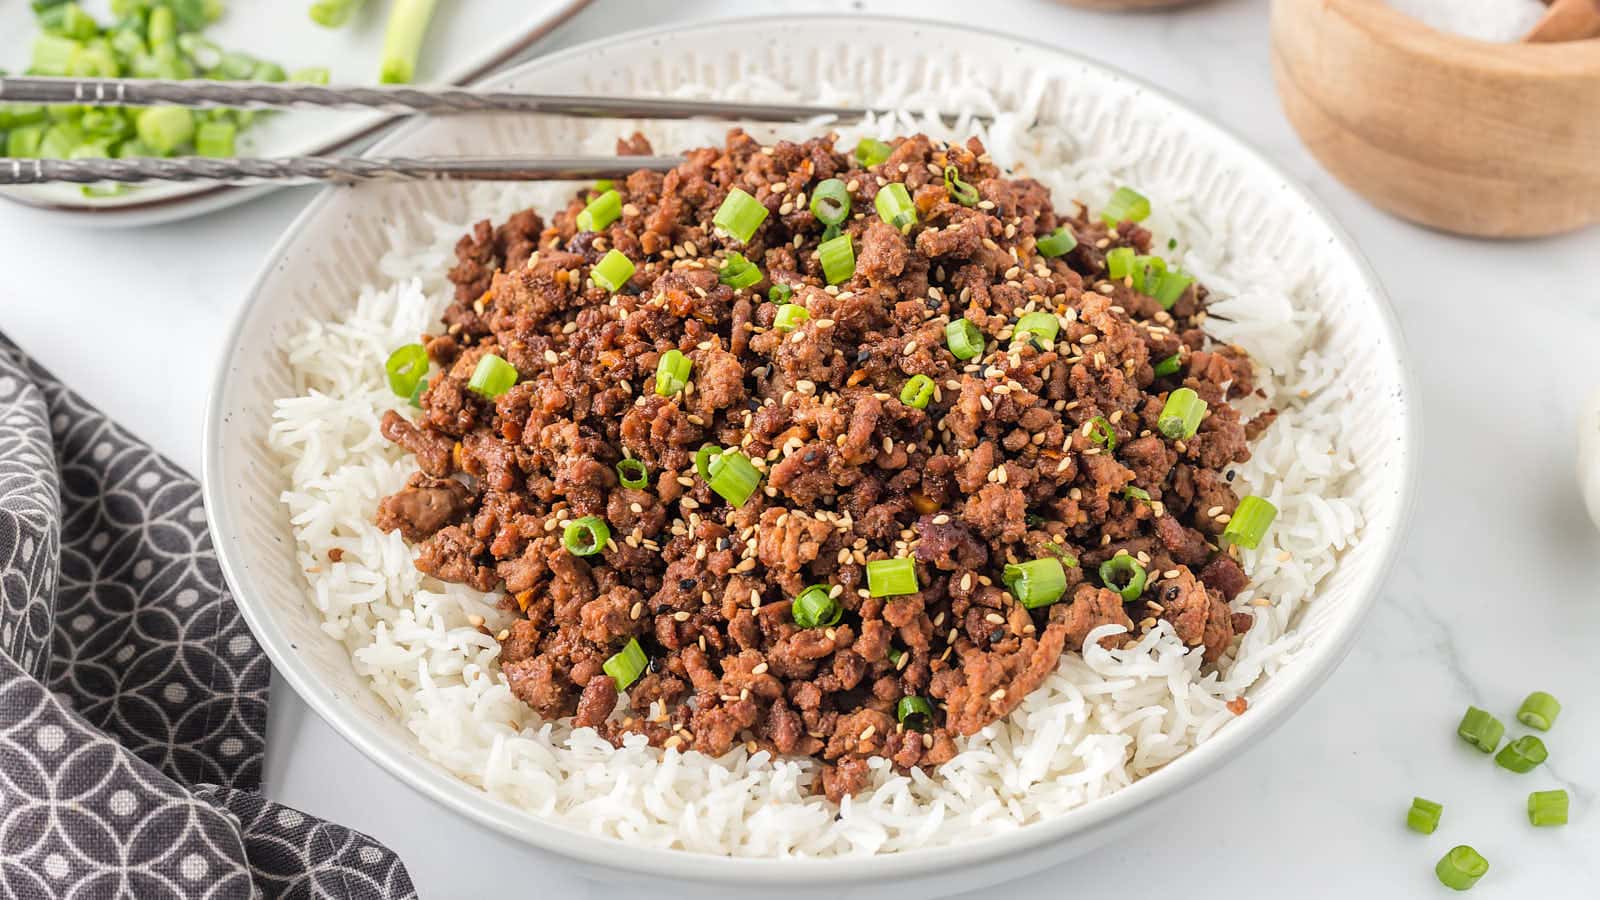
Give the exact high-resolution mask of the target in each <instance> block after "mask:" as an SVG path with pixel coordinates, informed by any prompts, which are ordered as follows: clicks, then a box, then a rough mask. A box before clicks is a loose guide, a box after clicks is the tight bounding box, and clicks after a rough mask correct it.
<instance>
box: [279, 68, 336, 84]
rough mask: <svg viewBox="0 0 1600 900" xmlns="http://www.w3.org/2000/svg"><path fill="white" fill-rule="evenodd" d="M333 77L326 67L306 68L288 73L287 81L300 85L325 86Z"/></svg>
mask: <svg viewBox="0 0 1600 900" xmlns="http://www.w3.org/2000/svg"><path fill="white" fill-rule="evenodd" d="M332 77H333V73H332V72H330V71H328V68H327V67H326V66H307V67H306V68H304V69H295V70H294V71H293V72H290V73H289V80H290V81H295V82H299V83H301V84H327V83H328V82H329V80H331V79H332Z"/></svg>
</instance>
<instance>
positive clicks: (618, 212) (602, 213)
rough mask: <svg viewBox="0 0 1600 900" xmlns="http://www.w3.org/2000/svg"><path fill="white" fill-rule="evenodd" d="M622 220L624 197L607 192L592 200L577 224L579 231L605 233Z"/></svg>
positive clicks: (579, 215) (580, 214)
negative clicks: (614, 223)
mask: <svg viewBox="0 0 1600 900" xmlns="http://www.w3.org/2000/svg"><path fill="white" fill-rule="evenodd" d="M620 218H622V195H621V194H619V193H617V192H616V191H606V192H605V193H603V194H601V195H600V196H598V197H596V198H594V199H593V200H590V201H589V204H588V205H587V206H585V207H584V208H583V211H582V212H580V213H578V218H577V222H576V224H577V226H578V230H579V231H604V230H606V228H608V227H609V226H610V225H611V223H612V222H615V221H616V220H618V219H620Z"/></svg>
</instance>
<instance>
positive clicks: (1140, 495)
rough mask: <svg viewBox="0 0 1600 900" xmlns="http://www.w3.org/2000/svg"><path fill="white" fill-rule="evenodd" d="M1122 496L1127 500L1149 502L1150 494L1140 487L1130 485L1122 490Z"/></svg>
mask: <svg viewBox="0 0 1600 900" xmlns="http://www.w3.org/2000/svg"><path fill="white" fill-rule="evenodd" d="M1122 496H1124V497H1126V498H1128V499H1129V500H1149V499H1150V492H1149V491H1147V490H1145V489H1144V488H1142V487H1136V486H1134V485H1131V484H1130V485H1128V486H1127V487H1125V488H1123V489H1122Z"/></svg>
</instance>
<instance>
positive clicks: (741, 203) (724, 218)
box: [711, 188, 767, 244]
mask: <svg viewBox="0 0 1600 900" xmlns="http://www.w3.org/2000/svg"><path fill="white" fill-rule="evenodd" d="M766 220H767V208H766V207H765V206H762V205H761V201H759V200H757V199H756V198H754V197H752V196H750V195H749V194H747V193H745V192H744V191H742V190H740V189H739V188H734V189H733V190H731V191H729V192H728V196H727V197H726V198H725V199H724V200H723V201H722V205H721V206H719V207H717V214H716V215H715V216H714V217H712V219H711V224H713V225H715V226H717V227H718V228H721V229H722V230H723V231H726V232H727V233H728V234H730V235H732V236H733V237H734V238H735V239H737V240H738V241H739V242H740V243H742V244H748V243H750V239H751V238H752V237H754V236H755V233H756V229H757V228H760V227H761V223H762V222H765V221H766Z"/></svg>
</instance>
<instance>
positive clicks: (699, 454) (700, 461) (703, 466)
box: [694, 444, 722, 481]
mask: <svg viewBox="0 0 1600 900" xmlns="http://www.w3.org/2000/svg"><path fill="white" fill-rule="evenodd" d="M694 470H695V471H696V472H698V473H700V480H701V481H710V480H711V479H712V477H713V476H715V475H716V474H717V473H718V472H720V471H722V448H721V447H718V446H717V445H716V444H702V445H700V449H699V450H696V451H695V452H694Z"/></svg>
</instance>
